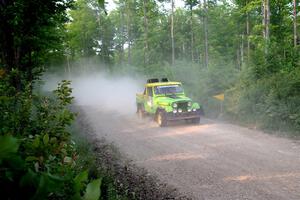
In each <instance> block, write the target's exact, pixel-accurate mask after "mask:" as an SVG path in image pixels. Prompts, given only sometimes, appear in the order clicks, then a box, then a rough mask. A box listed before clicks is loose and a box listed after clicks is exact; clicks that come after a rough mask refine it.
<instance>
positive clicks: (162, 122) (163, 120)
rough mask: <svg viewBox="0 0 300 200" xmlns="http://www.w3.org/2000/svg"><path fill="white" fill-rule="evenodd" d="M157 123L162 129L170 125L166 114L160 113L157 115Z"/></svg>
mask: <svg viewBox="0 0 300 200" xmlns="http://www.w3.org/2000/svg"><path fill="white" fill-rule="evenodd" d="M156 121H157V123H158V125H159V126H160V127H165V126H167V124H168V121H167V116H166V114H165V112H163V111H159V112H158V113H157V115H156Z"/></svg>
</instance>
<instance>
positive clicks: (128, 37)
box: [126, 1, 131, 65]
mask: <svg viewBox="0 0 300 200" xmlns="http://www.w3.org/2000/svg"><path fill="white" fill-rule="evenodd" d="M130 3H131V2H130V1H127V9H126V12H127V15H126V17H127V20H126V26H127V43H128V57H127V64H128V65H130V64H131V19H130V18H131V11H130Z"/></svg>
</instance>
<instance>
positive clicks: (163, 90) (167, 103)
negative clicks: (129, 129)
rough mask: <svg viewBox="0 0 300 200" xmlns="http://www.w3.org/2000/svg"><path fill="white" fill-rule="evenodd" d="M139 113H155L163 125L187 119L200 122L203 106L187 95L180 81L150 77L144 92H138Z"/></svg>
mask: <svg viewBox="0 0 300 200" xmlns="http://www.w3.org/2000/svg"><path fill="white" fill-rule="evenodd" d="M136 106H137V113H138V115H139V116H140V117H143V116H145V114H150V115H154V119H155V120H156V121H157V123H158V124H159V125H160V126H161V127H163V126H167V124H168V122H169V121H174V120H187V121H191V122H193V123H199V122H200V114H201V110H202V109H201V107H200V105H199V104H198V103H196V102H193V101H192V100H191V99H190V98H188V97H187V96H185V94H184V91H183V88H182V84H181V83H180V82H169V81H168V79H166V78H163V79H162V80H161V81H159V80H158V79H149V80H148V81H147V84H146V85H145V90H144V92H143V93H142V94H136Z"/></svg>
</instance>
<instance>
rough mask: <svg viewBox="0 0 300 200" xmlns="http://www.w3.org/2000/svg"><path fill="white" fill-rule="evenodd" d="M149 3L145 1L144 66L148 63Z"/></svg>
mask: <svg viewBox="0 0 300 200" xmlns="http://www.w3.org/2000/svg"><path fill="white" fill-rule="evenodd" d="M147 5H148V0H144V1H143V11H144V66H146V65H147V64H148V48H149V47H148V17H147V13H148V10H147Z"/></svg>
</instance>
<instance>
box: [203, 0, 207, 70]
mask: <svg viewBox="0 0 300 200" xmlns="http://www.w3.org/2000/svg"><path fill="white" fill-rule="evenodd" d="M203 6H204V22H203V26H204V49H205V52H204V66H205V67H206V68H208V29H207V2H206V0H203Z"/></svg>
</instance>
